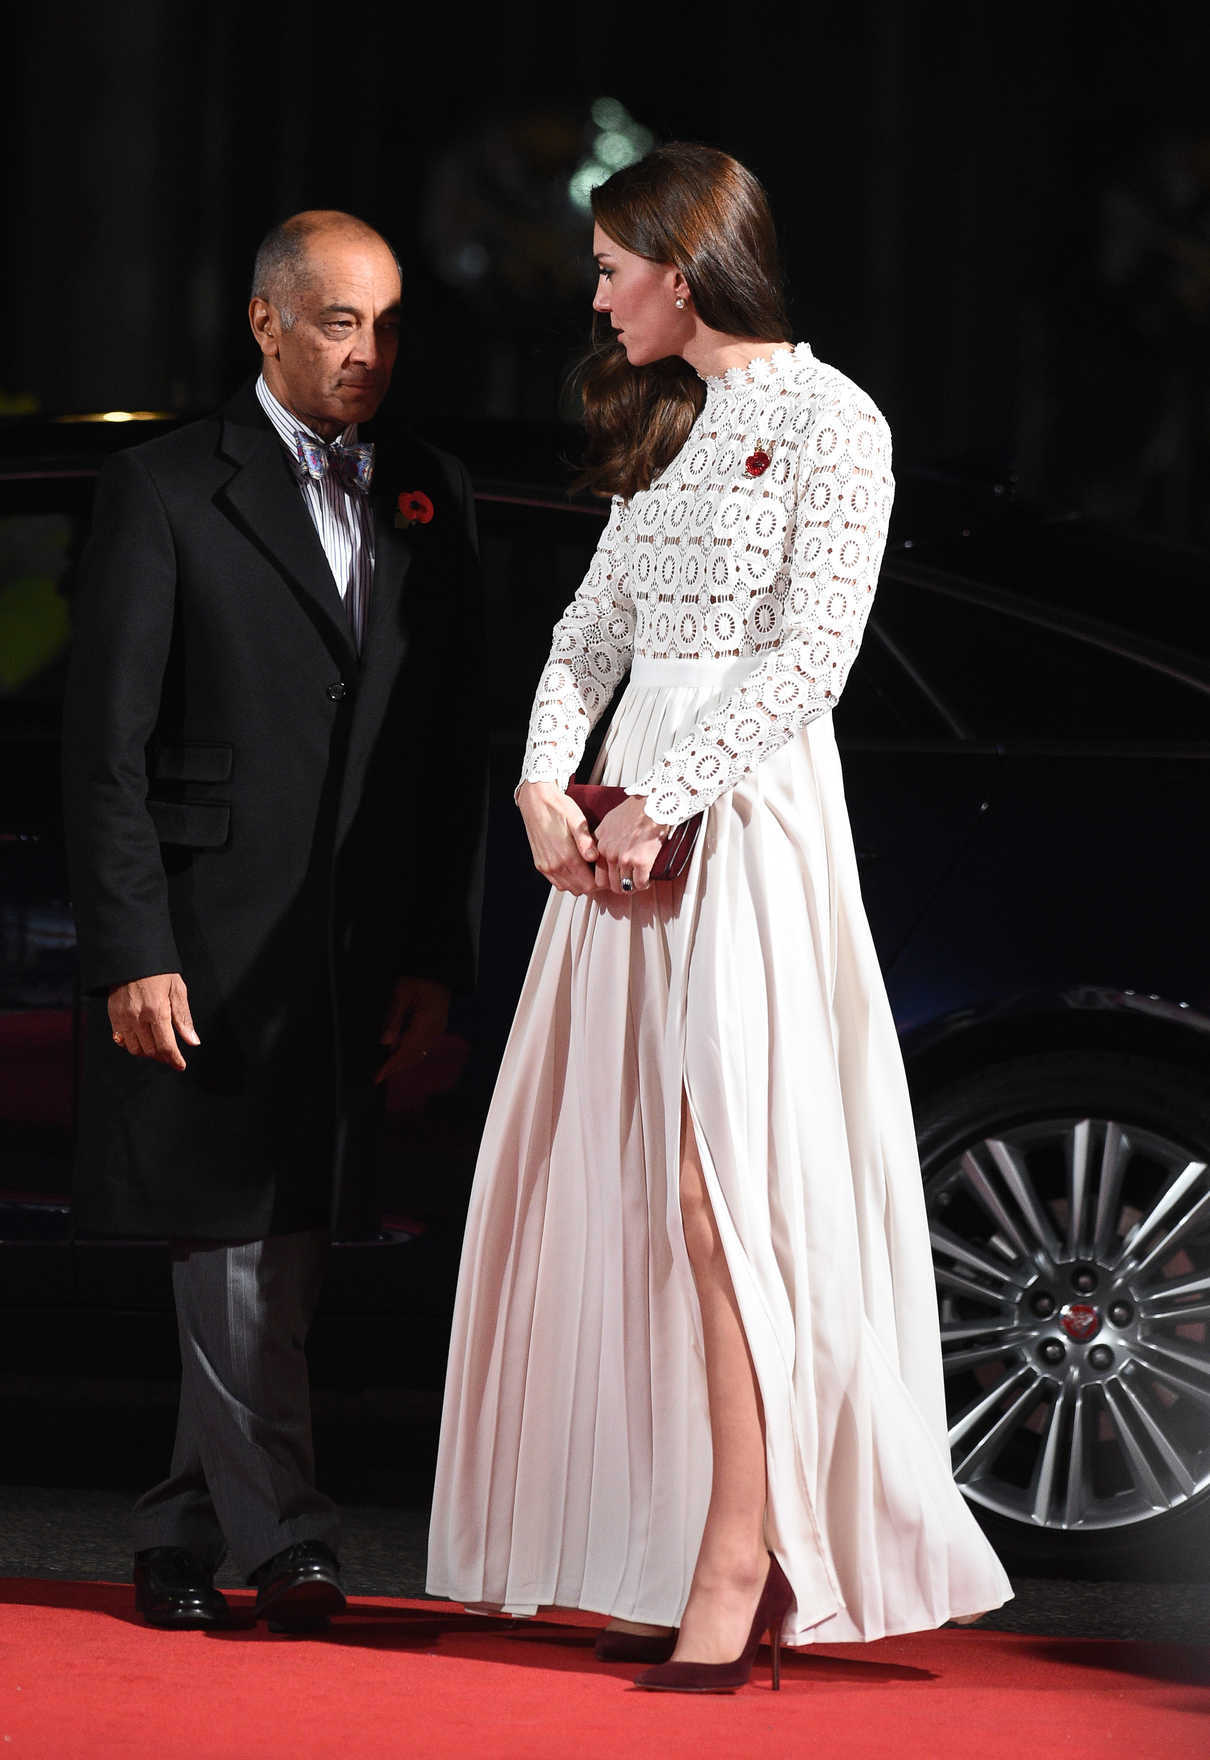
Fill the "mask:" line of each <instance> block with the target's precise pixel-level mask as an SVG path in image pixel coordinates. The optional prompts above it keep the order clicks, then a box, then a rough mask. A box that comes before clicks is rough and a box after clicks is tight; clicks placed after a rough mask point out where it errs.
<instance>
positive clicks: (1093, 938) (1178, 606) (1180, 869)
mask: <svg viewBox="0 0 1210 1760" xmlns="http://www.w3.org/2000/svg"><path fill="white" fill-rule="evenodd" d="M157 431H159V429H158V424H157V423H155V422H154V421H148V422H138V423H135V422H130V421H125V422H123V421H100V422H94V423H89V424H86V425H81V424H78V423H67V424H64V423H59V424H55V423H39V424H36V425H30V424H27V423H14V424H11V425H10V426H9V427H8V428H7V429H4V430H0V739H2V741H3V754H4V780H3V793H2V796H0V1156H2V1159H0V1267H2V1270H3V1277H2V1279H0V1339H2V1343H0V1370H4V1371H7V1372H13V1371H14V1370H16V1369H20V1370H21V1371H22V1372H25V1373H37V1374H41V1375H55V1374H70V1375H73V1376H76V1377H87V1376H89V1375H96V1376H102V1375H105V1374H113V1373H114V1368H113V1365H114V1364H115V1362H117V1363H120V1364H121V1365H122V1368H121V1373H122V1374H123V1375H124V1376H125V1377H127V1378H137V1377H138V1376H140V1375H147V1376H157V1375H159V1376H163V1375H170V1374H171V1373H172V1360H173V1353H174V1350H175V1343H174V1333H173V1328H172V1325H171V1320H170V1307H171V1303H170V1294H169V1286H168V1278H167V1268H166V1255H165V1253H164V1251H163V1249H162V1247H159V1246H155V1245H147V1244H140V1243H134V1242H97V1241H76V1242H73V1241H72V1240H71V1236H70V1231H69V1223H70V1216H69V1198H68V1193H69V1167H70V1153H71V1138H72V1119H73V1109H74V1105H75V1096H76V1081H77V1063H78V998H77V995H76V989H75V962H74V938H73V930H72V921H71V913H70V906H69V900H68V897H67V886H66V879H65V873H64V866H63V854H62V836H61V826H60V823H59V809H58V788H57V767H58V753H57V741H58V725H59V714H60V704H59V696H60V691H61V685H62V678H63V670H64V656H65V653H66V650H67V646H68V642H69V632H70V618H69V600H70V591H71V581H72V573H73V567H74V563H75V560H76V557H77V555H78V551H79V548H80V545H81V542H82V537H83V534H84V531H85V529H86V524H87V518H88V510H89V503H90V498H91V493H92V486H93V481H94V478H95V475H96V471H97V469H98V466H99V462H100V460H101V458H102V457H103V455H104V453H105V452H106V451H107V450H109V449H111V448H112V447H114V446H116V445H121V444H128V443H129V442H130V441H132V440H136V439H143V438H148V437H150V435H151V434H153V433H155V432H157ZM434 437H435V438H437V439H439V440H441V441H442V442H443V443H446V444H448V445H450V446H451V448H452V449H453V450H456V451H458V452H460V453H461V454H462V456H463V457H465V458H466V459H467V461H468V463H469V464H470V465H471V467H472V469H473V470H474V471H475V473H476V479H477V482H478V484H479V493H478V501H479V519H480V526H481V531H482V541H483V558H484V565H485V574H486V583H487V592H488V617H489V645H490V655H491V667H490V674H491V679H492V689H493V700H492V778H493V788H492V803H491V824H490V834H489V867H488V887H487V897H486V907H485V918H484V936H483V965H482V981H481V985H480V990H479V993H478V995H477V997H476V998H475V999H474V1000H473V1002H472V1003H470V1004H467V1005H465V1006H464V1007H463V1008H462V1010H461V1012H460V1014H459V1015H458V1016H457V1018H456V1019H455V1021H454V1022H453V1023H452V1028H451V1032H450V1034H449V1035H448V1037H447V1039H446V1040H445V1041H444V1043H443V1045H442V1047H441V1051H440V1055H439V1056H437V1057H434V1058H432V1059H430V1060H429V1061H428V1063H426V1065H425V1068H424V1077H423V1081H421V1080H419V1079H418V1078H413V1079H411V1080H409V1081H401V1082H398V1083H396V1084H395V1086H394V1088H393V1089H392V1092H391V1094H390V1097H389V1106H388V1116H387V1129H386V1131H385V1133H384V1138H383V1149H382V1158H381V1159H382V1167H381V1175H382V1199H383V1215H384V1223H383V1227H382V1230H381V1232H380V1234H379V1235H377V1236H376V1237H375V1238H373V1239H371V1240H359V1241H350V1242H345V1243H341V1245H340V1246H339V1248H338V1250H337V1252H336V1254H335V1255H334V1261H335V1262H334V1267H333V1273H332V1277H331V1280H330V1284H329V1287H328V1291H327V1295H326V1297H325V1302H324V1306H323V1310H322V1313H321V1316H320V1319H319V1320H318V1321H317V1324H316V1328H315V1332H314V1335H313V1348H312V1357H313V1367H314V1373H315V1376H316V1378H317V1380H318V1381H319V1382H320V1383H321V1384H322V1383H323V1382H324V1381H325V1380H327V1381H328V1382H330V1383H335V1384H337V1385H341V1386H349V1385H351V1384H353V1383H356V1384H357V1385H359V1386H362V1387H370V1386H376V1385H380V1384H384V1383H385V1384H395V1385H403V1386H422V1387H423V1386H427V1387H433V1386H436V1385H438V1383H439V1380H440V1374H441V1368H442V1363H443V1358H444V1351H445V1336H446V1323H447V1320H448V1314H449V1308H450V1302H451V1297H452V1287H453V1278H454V1271H455V1266H456V1262H457V1252H458V1242H459V1234H460V1229H461V1223H462V1218H463V1215H464V1212H465V1205H466V1197H467V1191H468V1187H469V1181H470V1176H471V1172H472V1169H473V1161H474V1152H475V1144H476V1139H477V1135H478V1130H479V1126H480V1124H481V1121H482V1117H483V1111H484V1107H485V1105H486V1100H487V1096H488V1094H489V1093H490V1088H491V1082H492V1076H493V1073H494V1069H495V1066H496V1062H497V1060H498V1058H499V1054H500V1051H501V1048H502V1044H503V1039H504V1036H505V1034H506V1032H507V1028H508V1023H509V1019H510V1017H511V1012H512V1007H513V1003H514V1000H515V997H516V994H517V990H518V988H519V985H520V982H521V978H522V975H523V972H524V968H525V963H526V960H527V957H528V951H529V946H530V942H531V940H532V935H533V930H534V925H535V921H536V917H537V914H538V912H539V910H540V909H541V905H542V902H543V898H544V896H545V890H546V889H545V886H544V884H543V883H542V882H541V881H540V880H539V878H538V877H537V876H536V875H535V874H534V873H533V870H532V868H531V867H530V864H529V860H528V853H527V850H526V847H525V843H524V838H523V835H522V833H521V828H520V824H519V821H518V818H517V815H516V813H515V810H514V808H513V805H512V790H513V786H514V782H515V778H516V775H517V772H518V768H519V762H520V755H521V749H522V746H523V742H524V729H525V722H526V715H527V710H528V704H529V697H530V692H531V690H532V686H533V682H534V680H535V678H536V676H537V672H538V669H539V667H540V664H541V661H542V659H543V657H544V655H545V651H546V644H547V640H548V636H549V630H550V626H551V624H552V622H553V621H554V619H555V617H556V616H557V615H558V613H559V611H560V610H561V608H562V606H563V605H564V603H565V602H566V600H567V598H568V597H569V595H570V593H571V592H572V591H573V590H574V588H575V586H576V584H577V583H578V581H579V579H580V577H581V574H582V572H583V570H584V567H585V563H586V559H587V557H588V554H589V552H590V550H591V548H592V546H593V544H594V542H595V540H596V537H597V534H598V531H599V529H600V523H601V509H600V508H599V507H596V506H592V505H584V504H580V503H576V502H574V501H572V500H569V498H568V497H567V495H566V494H565V493H563V492H562V491H561V490H560V489H559V488H557V487H552V486H551V484H552V478H553V475H554V469H553V465H554V460H555V459H556V457H557V456H558V452H559V448H560V444H561V440H560V436H558V435H552V434H551V433H550V432H549V431H547V430H543V431H541V432H528V431H525V430H521V429H516V428H510V429H508V430H507V431H504V430H502V429H493V428H490V427H487V426H485V427H482V428H478V429H475V428H467V429H460V430H458V432H456V433H450V434H447V435H435V436H434ZM502 458H506V459H507V461H508V462H507V465H506V466H503V467H502V465H501V463H500V461H501V459H502ZM1206 579H1207V558H1206V557H1205V556H1203V555H1198V554H1191V553H1188V552H1184V551H1179V550H1176V549H1171V548H1166V547H1164V546H1162V545H1160V544H1157V543H1153V542H1142V541H1139V540H1133V539H1130V538H1128V537H1124V536H1122V535H1120V534H1115V533H1112V532H1109V531H1107V530H1102V529H1097V528H1095V527H1092V526H1090V525H1088V524H1086V523H1084V522H1081V521H1078V520H1074V519H1064V518H1054V517H1047V516H1044V515H1041V514H1039V513H1037V512H1034V511H1032V510H1030V509H1029V508H1026V507H1023V506H1022V505H1020V504H1019V503H1018V501H1017V499H1016V498H1015V497H1014V496H1013V495H1012V494H1011V493H1010V492H1008V491H1007V490H1006V489H1005V488H1004V486H1003V485H996V484H994V483H989V484H987V485H985V486H983V487H980V486H977V485H975V486H972V484H971V483H970V481H969V480H965V479H963V478H962V477H960V476H957V475H954V474H952V473H947V472H941V471H938V472H933V473H920V474H917V475H914V476H913V475H911V474H908V475H907V476H906V477H905V478H903V479H902V480H901V483H900V491H899V498H898V504H897V512H896V521H895V526H894V529H893V532H892V541H891V545H890V547H889V550H888V553H887V559H886V563H885V566H884V569H883V575H882V581H881V585H880V588H879V593H878V600H877V605H876V609H875V614H874V618H873V621H872V624H871V627H870V630H869V633H868V635H867V637H866V640H865V644H864V647H863V651H862V654H861V657H860V660H859V662H858V664H857V666H856V668H855V670H854V672H853V675H852V678H851V680H850V683H849V685H848V688H847V690H846V693H845V696H844V698H843V700H842V702H841V704H840V706H839V708H838V710H837V716H836V720H837V732H838V735H839V737H840V742H841V747H842V751H843V755H844V766H845V778H846V788H847V793H848V798H849V805H850V810H851V815H852V821H853V828H854V833H855V837H856V842H857V847H858V852H859V856H860V860H861V865H862V878H863V889H864V893H865V899H866V904H867V908H868V911H869V915H870V919H871V923H872V926H873V929H874V934H875V937H876V940H877V943H878V947H879V950H880V954H881V958H882V963H883V968H884V971H885V973H886V978H887V983H888V987H889V990H890V995H891V1000H892V1004H893V1006H894V1010H895V1015H896V1019H897V1021H898V1024H899V1028H900V1034H901V1039H902V1045H903V1050H904V1055H905V1058H906V1062H907V1067H908V1072H909V1077H910V1080H911V1084H912V1089H913V1094H914V1100H915V1106H916V1112H917V1120H918V1127H919V1142H920V1151H921V1161H922V1167H923V1176H924V1182H925V1189H926V1195H927V1203H928V1209H929V1214H930V1218H931V1223H932V1231H933V1243H934V1253H935V1261H936V1273H937V1292H938V1300H939V1304H940V1316H941V1328H942V1340H943V1349H944V1356H945V1367H946V1378H947V1391H948V1400H949V1410H950V1416H951V1424H952V1429H951V1441H952V1445H953V1460H954V1470H955V1473H956V1475H957V1478H958V1481H959V1483H960V1484H961V1486H962V1488H963V1490H964V1491H965V1493H966V1495H967V1496H968V1497H969V1498H970V1499H971V1501H972V1503H973V1504H974V1506H975V1507H976V1510H977V1511H978V1513H979V1514H980V1517H981V1519H982V1520H984V1521H985V1523H986V1524H987V1526H988V1528H989V1530H990V1531H991V1532H992V1534H993V1537H994V1538H995V1540H996V1541H997V1543H998V1544H999V1545H1000V1546H1001V1547H1002V1548H1003V1550H1004V1551H1005V1553H1006V1555H1007V1556H1008V1557H1009V1558H1010V1559H1013V1560H1015V1561H1016V1562H1017V1563H1018V1564H1022V1563H1028V1562H1030V1561H1031V1560H1032V1561H1033V1562H1034V1563H1040V1562H1042V1561H1043V1560H1049V1561H1051V1562H1052V1563H1053V1561H1054V1560H1055V1559H1056V1557H1058V1558H1060V1559H1061V1560H1062V1561H1063V1562H1064V1566H1065V1568H1066V1569H1068V1570H1073V1569H1076V1570H1078V1569H1079V1568H1081V1567H1084V1568H1087V1569H1100V1570H1104V1569H1106V1568H1109V1567H1110V1566H1111V1565H1112V1564H1113V1562H1114V1560H1115V1559H1118V1560H1121V1559H1124V1558H1126V1557H1127V1556H1129V1555H1130V1554H1132V1553H1133V1554H1139V1553H1141V1552H1142V1551H1143V1550H1145V1549H1155V1548H1156V1547H1157V1546H1160V1545H1161V1544H1163V1545H1165V1546H1169V1547H1173V1546H1179V1545H1188V1544H1191V1543H1192V1542H1193V1540H1194V1538H1195V1536H1196V1537H1198V1538H1199V1539H1200V1540H1203V1541H1204V1539H1205V1538H1206V1536H1207V1532H1208V1528H1210V1175H1208V1173H1207V1163H1208V1162H1210V1093H1208V1085H1210V1084H1208V1078H1210V961H1208V958H1207V950H1206V942H1205V934H1204V928H1203V922H1204V919H1203V909H1204V894H1205V875H1206V873H1207V867H1208V858H1210V836H1208V833H1207V817H1206V782H1207V778H1208V777H1210V770H1208V768H1207V764H1208V761H1210V726H1208V722H1210V654H1208V652H1207V649H1206V647H1205V646H1204V645H1199V643H1200V642H1201V634H1200V621H1199V611H1200V603H1199V602H1200V599H1201V597H1202V595H1203V593H1204V590H1205V585H1206ZM1195 629H1197V630H1198V631H1199V636H1198V641H1197V642H1195V639H1194V634H1193V632H1194V630H1195ZM115 1341H117V1343H116V1345H115ZM401 1341H404V1343H403V1345H402V1348H401Z"/></svg>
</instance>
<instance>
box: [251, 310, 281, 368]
mask: <svg viewBox="0 0 1210 1760" xmlns="http://www.w3.org/2000/svg"><path fill="white" fill-rule="evenodd" d="M248 322H249V323H250V324H251V326H252V334H253V336H255V338H256V345H257V347H258V348H259V349H260V351H261V353H262V354H263V355H264V356H265V358H266V359H267V360H276V359H277V357H278V354H279V353H280V343H279V339H278V332H279V330H280V326H281V317H280V314H279V313H277V312H275V311H274V310H273V307H272V306H271V305H270V304H269V302H268V300H265V299H262V298H261V297H260V295H259V294H254V295H253V297H252V300H251V302H250V303H249V306H248Z"/></svg>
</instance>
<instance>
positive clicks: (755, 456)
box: [744, 446, 773, 477]
mask: <svg viewBox="0 0 1210 1760" xmlns="http://www.w3.org/2000/svg"><path fill="white" fill-rule="evenodd" d="M772 463H773V460H772V459H771V458H770V457H769V454H768V453H767V452H766V451H765V449H764V447H763V446H758V447H757V448H756V450H755V452H750V453H749V454H748V456H747V458H746V459H745V460H744V470H745V471H746V472H747V474H748V475H749V476H750V477H763V476H764V474H765V472H766V471H767V470H768V468H769V466H770V465H771V464H772Z"/></svg>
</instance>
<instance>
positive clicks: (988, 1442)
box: [927, 1118, 1210, 1531]
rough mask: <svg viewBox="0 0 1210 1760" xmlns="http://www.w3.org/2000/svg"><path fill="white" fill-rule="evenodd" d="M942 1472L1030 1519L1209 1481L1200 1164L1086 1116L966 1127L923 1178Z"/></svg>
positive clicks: (1035, 1523) (1076, 1514)
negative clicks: (973, 1139) (949, 1155)
mask: <svg viewBox="0 0 1210 1760" xmlns="http://www.w3.org/2000/svg"><path fill="white" fill-rule="evenodd" d="M927 1203H928V1210H929V1221H930V1227H931V1233H932V1241H933V1259H934V1265H935V1270H936V1281H937V1294H938V1299H939V1304H940V1317H941V1340H942V1355H943V1361H944V1366H945V1377H946V1400H947V1406H948V1410H949V1421H950V1444H951V1448H952V1451H953V1463H954V1476H955V1478H956V1479H957V1481H958V1483H959V1484H960V1485H961V1487H962V1490H963V1491H964V1493H965V1494H966V1496H967V1497H969V1498H971V1499H973V1500H974V1501H975V1502H977V1503H979V1504H981V1505H983V1506H984V1507H985V1508H986V1509H988V1510H992V1511H994V1512H995V1513H996V1514H997V1515H999V1516H1002V1517H1006V1518H1008V1519H1009V1520H1012V1521H1015V1522H1019V1523H1026V1524H1029V1525H1031V1526H1032V1527H1034V1528H1035V1529H1038V1528H1041V1529H1062V1530H1073V1529H1078V1530H1083V1531H1088V1530H1090V1529H1105V1528H1121V1527H1124V1526H1126V1525H1129V1524H1132V1523H1140V1522H1146V1521H1147V1520H1149V1519H1151V1518H1153V1517H1155V1516H1156V1515H1158V1514H1161V1513H1164V1512H1167V1511H1171V1510H1175V1509H1177V1508H1178V1507H1180V1506H1182V1505H1185V1504H1188V1503H1189V1502H1190V1500H1192V1499H1193V1498H1196V1497H1198V1496H1199V1494H1201V1493H1203V1492H1206V1491H1207V1490H1210V1174H1208V1173H1207V1166H1206V1163H1205V1161H1203V1160H1200V1159H1198V1158H1196V1157H1194V1156H1192V1155H1191V1154H1190V1153H1189V1151H1188V1150H1187V1149H1186V1148H1183V1147H1182V1146H1181V1145H1180V1144H1179V1143H1176V1142H1173V1141H1171V1140H1169V1139H1167V1138H1165V1137H1163V1136H1160V1135H1157V1134H1156V1133H1155V1132H1154V1131H1148V1130H1139V1129H1135V1128H1134V1127H1133V1126H1125V1125H1122V1124H1118V1123H1115V1122H1113V1121H1112V1120H1110V1119H1104V1118H1056V1119H1047V1120H1043V1121H1037V1122H1033V1123H1030V1124H1029V1125H1026V1126H1022V1127H1020V1128H1016V1129H1013V1130H1008V1131H1004V1132H1002V1133H1001V1134H1000V1135H998V1136H995V1137H988V1138H985V1139H984V1140H982V1141H980V1142H977V1143H975V1144H974V1145H973V1146H971V1147H970V1148H968V1149H966V1150H965V1151H964V1152H962V1153H961V1154H960V1155H958V1156H956V1157H955V1158H953V1159H951V1160H949V1161H947V1162H945V1163H944V1164H943V1165H942V1166H941V1167H939V1168H938V1170H937V1172H936V1173H935V1174H933V1175H932V1177H931V1178H930V1179H929V1181H928V1186H927Z"/></svg>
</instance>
